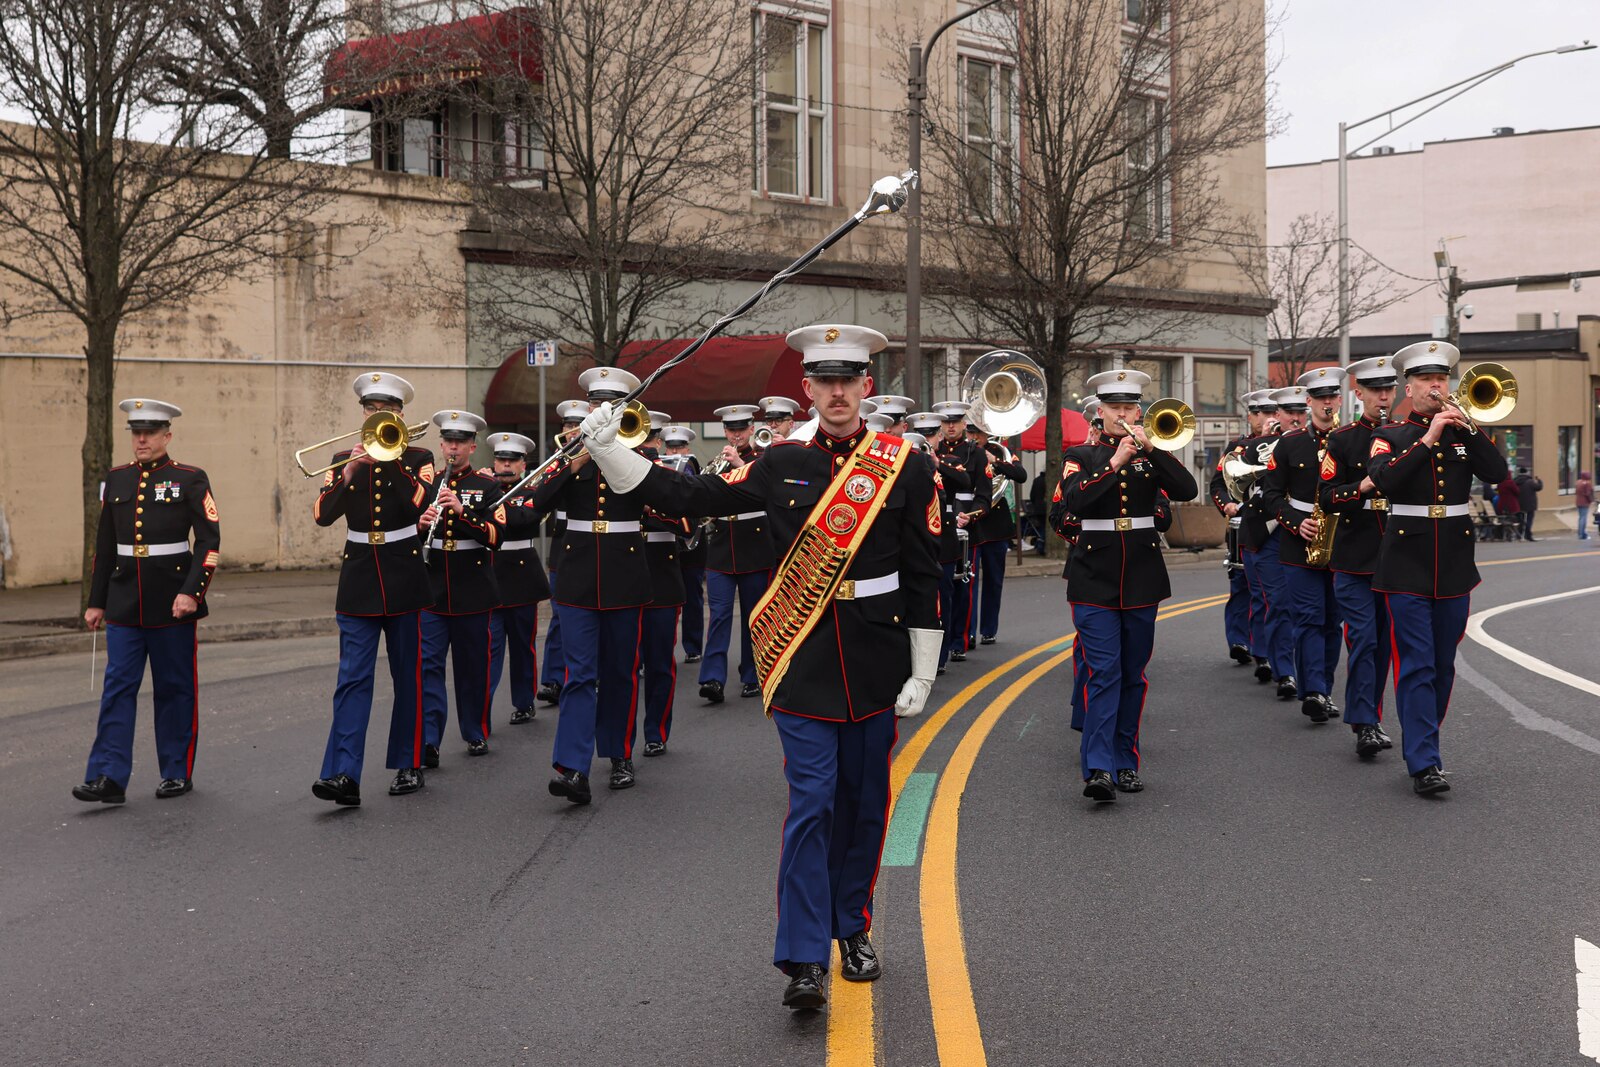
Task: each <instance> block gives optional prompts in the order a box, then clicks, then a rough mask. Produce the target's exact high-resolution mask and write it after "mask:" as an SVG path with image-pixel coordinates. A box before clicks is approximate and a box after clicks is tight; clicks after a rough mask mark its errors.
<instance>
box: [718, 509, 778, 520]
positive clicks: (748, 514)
mask: <svg viewBox="0 0 1600 1067" xmlns="http://www.w3.org/2000/svg"><path fill="white" fill-rule="evenodd" d="M766 517H767V513H766V512H765V511H741V512H740V513H739V514H737V515H718V516H717V518H719V519H722V520H724V521H725V522H743V521H744V520H745V519H764V518H766Z"/></svg>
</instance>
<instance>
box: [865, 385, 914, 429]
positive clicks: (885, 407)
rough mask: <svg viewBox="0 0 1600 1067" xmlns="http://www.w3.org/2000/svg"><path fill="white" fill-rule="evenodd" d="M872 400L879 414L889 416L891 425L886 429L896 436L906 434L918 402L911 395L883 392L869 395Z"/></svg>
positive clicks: (868, 398)
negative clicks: (913, 409) (912, 410)
mask: <svg viewBox="0 0 1600 1067" xmlns="http://www.w3.org/2000/svg"><path fill="white" fill-rule="evenodd" d="M867 400H868V401H870V402H871V403H872V404H873V405H875V406H876V408H877V414H879V415H887V416H889V426H888V429H887V430H886V431H885V432H886V433H892V434H894V435H895V436H896V437H901V436H904V435H905V433H906V431H907V430H908V429H909V428H910V422H909V421H908V420H909V419H910V417H911V409H912V408H914V407H916V406H917V402H916V401H915V400H912V399H911V398H910V397H909V396H896V395H895V394H893V393H883V394H880V395H878V396H869V397H867Z"/></svg>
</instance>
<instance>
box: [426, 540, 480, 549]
mask: <svg viewBox="0 0 1600 1067" xmlns="http://www.w3.org/2000/svg"><path fill="white" fill-rule="evenodd" d="M429 544H430V545H431V546H432V547H434V548H437V549H438V550H439V551H441V552H470V551H472V550H473V549H475V548H482V547H483V545H482V544H481V543H480V542H478V541H468V540H466V539H465V538H463V539H462V540H460V541H455V540H450V541H445V540H441V539H440V538H437V537H435V538H434V539H433V540H432V541H430V542H429Z"/></svg>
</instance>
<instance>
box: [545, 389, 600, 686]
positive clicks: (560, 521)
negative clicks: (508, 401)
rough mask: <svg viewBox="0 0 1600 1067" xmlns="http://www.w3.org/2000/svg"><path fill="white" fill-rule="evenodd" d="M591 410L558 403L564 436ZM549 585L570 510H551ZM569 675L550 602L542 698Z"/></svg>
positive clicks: (567, 402)
mask: <svg viewBox="0 0 1600 1067" xmlns="http://www.w3.org/2000/svg"><path fill="white" fill-rule="evenodd" d="M587 414H589V402H588V401H587V400H563V401H562V402H561V403H559V404H557V405H556V417H557V418H559V419H560V420H561V436H562V437H570V436H571V435H572V434H575V433H577V432H578V426H579V424H580V423H582V422H583V417H584V416H585V415H587ZM548 522H549V526H550V559H549V560H548V561H547V563H548V565H549V567H550V588H551V589H552V590H554V589H555V587H556V582H557V578H556V574H557V572H558V571H559V570H560V568H561V548H562V545H563V544H565V542H566V533H567V513H566V512H565V511H563V510H562V509H561V508H559V507H558V508H556V509H555V510H554V511H552V512H551V513H550V518H549V520H548ZM566 676H567V658H566V656H564V655H562V652H561V613H560V612H559V611H557V610H555V604H554V602H552V603H551V606H550V625H549V626H548V627H547V628H546V629H545V633H544V670H543V672H542V673H540V675H539V699H540V700H542V701H543V702H544V703H546V704H556V703H559V702H560V700H561V687H562V685H563V684H565V680H566Z"/></svg>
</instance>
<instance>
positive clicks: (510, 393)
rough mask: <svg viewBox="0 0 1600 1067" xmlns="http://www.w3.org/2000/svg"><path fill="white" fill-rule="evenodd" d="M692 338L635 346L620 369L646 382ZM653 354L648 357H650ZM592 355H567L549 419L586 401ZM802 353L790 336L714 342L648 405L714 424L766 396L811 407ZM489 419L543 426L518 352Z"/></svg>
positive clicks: (535, 378)
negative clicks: (735, 407)
mask: <svg viewBox="0 0 1600 1067" xmlns="http://www.w3.org/2000/svg"><path fill="white" fill-rule="evenodd" d="M689 343H690V342H689V341H688V340H673V341H635V342H633V343H632V344H629V345H626V346H624V347H623V349H622V356H621V358H620V359H619V360H618V361H617V365H618V366H619V367H621V368H622V369H623V370H626V371H628V372H629V373H631V374H635V375H637V376H639V377H640V378H643V377H644V376H645V375H646V374H649V373H650V372H651V371H652V370H654V369H655V368H657V367H659V366H661V364H663V363H665V362H666V361H667V360H669V359H671V358H672V357H673V356H675V355H677V354H678V353H679V352H681V351H682V350H683V349H684V348H685V347H687V346H688V345H689ZM646 353H648V354H646ZM594 365H595V362H594V360H593V359H590V358H589V357H588V356H586V355H573V356H568V355H563V356H562V357H561V359H560V361H559V362H558V363H557V364H556V366H555V367H553V368H551V369H550V370H548V371H546V372H545V373H546V375H547V377H546V380H545V405H546V415H547V416H548V417H549V419H550V420H551V421H552V422H554V421H555V418H556V415H555V405H557V404H559V403H560V402H561V401H563V400H573V399H581V398H582V397H583V392H582V391H581V390H580V389H579V388H578V375H580V374H582V373H583V372H584V371H586V370H588V369H589V368H590V367H593V366H594ZM801 377H802V375H801V368H800V353H799V352H796V351H795V350H794V349H792V348H790V347H789V346H788V344H787V343H785V341H784V335H783V334H751V335H748V336H745V337H714V338H712V339H711V340H710V341H707V342H706V343H705V345H704V346H702V347H701V349H700V351H698V352H696V353H695V354H694V355H693V356H691V357H689V360H688V361H687V362H685V363H683V364H681V365H679V366H678V367H675V368H674V369H672V370H671V371H668V372H667V373H666V374H663V375H662V376H661V377H660V378H658V379H657V380H656V383H655V384H654V385H652V386H651V387H650V391H649V392H648V393H646V394H645V396H644V400H643V402H644V404H645V406H646V407H650V408H654V409H655V410H657V411H665V412H666V413H667V414H669V415H671V416H672V418H673V419H674V420H675V421H677V422H710V421H713V420H714V419H715V418H716V415H715V414H714V411H715V410H716V409H717V408H719V407H722V406H723V405H725V404H753V403H755V402H756V401H758V400H760V399H761V398H762V397H764V396H787V397H791V398H793V399H794V400H796V401H799V402H800V404H801V406H802V408H803V407H804V406H805V399H804V397H805V393H804V392H803V391H802V390H801V388H800V379H801ZM483 406H484V417H485V418H487V419H488V420H489V422H490V423H491V424H493V425H507V424H515V425H522V426H527V425H531V424H533V423H537V422H538V421H539V372H538V370H537V369H536V368H534V367H530V366H528V360H527V354H526V353H525V352H524V350H523V349H520V348H519V349H517V350H516V351H514V352H512V353H511V354H510V355H508V356H506V358H505V360H504V361H503V362H502V363H501V364H500V369H499V370H498V371H496V372H495V376H494V380H493V381H492V382H490V383H489V390H488V393H487V394H486V395H485V397H484V402H483Z"/></svg>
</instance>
